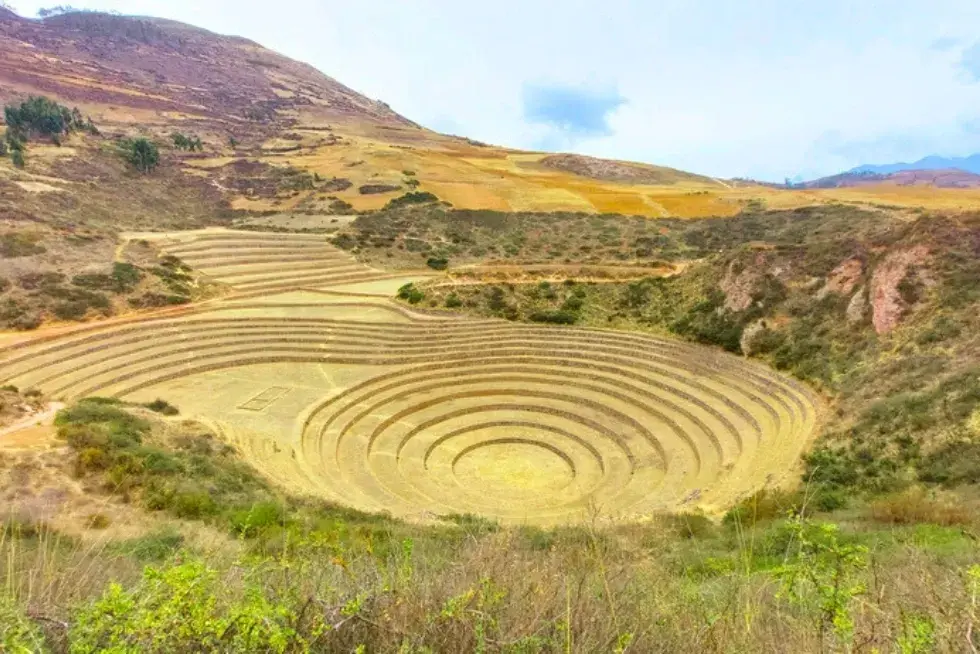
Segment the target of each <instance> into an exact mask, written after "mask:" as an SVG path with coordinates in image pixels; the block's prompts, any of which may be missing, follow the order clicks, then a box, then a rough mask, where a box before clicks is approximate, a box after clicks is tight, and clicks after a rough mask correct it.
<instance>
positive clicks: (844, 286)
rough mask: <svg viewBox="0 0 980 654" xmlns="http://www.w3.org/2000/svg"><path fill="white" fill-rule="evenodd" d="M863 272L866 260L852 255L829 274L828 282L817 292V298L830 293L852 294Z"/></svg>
mask: <svg viewBox="0 0 980 654" xmlns="http://www.w3.org/2000/svg"><path fill="white" fill-rule="evenodd" d="M863 274H864V262H863V261H861V259H859V258H858V257H851V258H850V259H847V260H845V261H844V262H842V263H841V264H840V265H839V266H837V267H836V268H834V269H833V270H832V271H831V272H830V275H828V276H827V283H826V284H824V286H823V288H821V289H820V291H819V292H818V293H817V298H818V299H822V298H824V297H826V296H827V295H829V294H830V293H837V294H838V295H850V294H851V293H852V292H853V291H854V289H855V287H857V285H858V282H860V281H861V275H863Z"/></svg>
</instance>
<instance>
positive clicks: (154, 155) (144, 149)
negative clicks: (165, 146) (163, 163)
mask: <svg viewBox="0 0 980 654" xmlns="http://www.w3.org/2000/svg"><path fill="white" fill-rule="evenodd" d="M119 146H120V149H121V151H122V156H123V158H124V159H125V160H126V161H127V162H129V165H131V166H132V167H133V168H135V169H136V170H138V171H139V172H141V173H143V174H144V175H145V174H147V173H149V172H150V171H152V170H153V169H154V168H156V167H157V165H159V163H160V150H159V148H157V146H156V143H154V142H153V141H151V140H149V139H147V138H146V137H143V136H139V137H137V138H134V139H123V140H122V141H120V143H119Z"/></svg>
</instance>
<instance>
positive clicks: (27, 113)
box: [3, 96, 83, 139]
mask: <svg viewBox="0 0 980 654" xmlns="http://www.w3.org/2000/svg"><path fill="white" fill-rule="evenodd" d="M3 114H4V121H5V122H6V124H7V129H8V130H10V131H11V132H12V133H13V134H16V135H18V136H19V137H21V138H23V139H27V138H30V137H31V136H34V135H40V136H47V137H51V138H57V137H60V136H61V135H64V134H68V133H69V132H70V131H72V130H74V129H76V128H80V127H82V125H83V121H82V115H81V113H79V111H78V109H75V110H74V111H70V110H69V109H68V107H65V106H63V105H60V104H58V103H57V102H54V101H52V100H50V99H48V98H46V97H43V96H30V97H29V98H27V100H24V101H23V102H21V103H20V104H19V105H13V104H9V105H7V106H6V107H4V111H3Z"/></svg>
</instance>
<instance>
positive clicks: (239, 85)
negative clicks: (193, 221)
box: [0, 12, 980, 218]
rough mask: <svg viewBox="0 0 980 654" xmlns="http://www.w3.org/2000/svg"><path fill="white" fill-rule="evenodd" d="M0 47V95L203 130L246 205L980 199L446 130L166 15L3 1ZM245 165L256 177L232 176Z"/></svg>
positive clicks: (198, 167)
mask: <svg viewBox="0 0 980 654" xmlns="http://www.w3.org/2000/svg"><path fill="white" fill-rule="evenodd" d="M0 54H2V55H3V56H2V58H0V100H3V101H10V100H13V99H23V97H24V96H26V95H27V94H31V93H34V94H45V95H48V96H51V97H52V98H54V99H58V100H60V101H61V102H63V103H64V104H66V105H68V106H78V107H79V108H80V109H81V110H82V112H83V113H84V114H85V115H88V116H91V117H92V119H93V121H94V122H95V123H96V124H97V125H99V126H100V128H101V129H102V130H103V131H105V132H107V133H109V134H132V133H135V132H143V133H147V134H149V135H151V136H153V137H154V138H156V139H158V140H160V141H161V142H165V141H168V140H169V136H170V134H171V133H172V132H174V131H179V132H182V133H189V134H194V135H197V136H199V137H200V138H201V139H202V141H203V144H204V145H205V148H204V149H203V152H199V153H195V154H194V155H193V156H182V157H180V159H179V162H175V163H177V167H178V168H179V169H181V170H183V171H184V172H185V173H187V174H188V175H191V176H195V177H196V178H197V179H205V180H208V182H209V183H211V184H212V185H214V186H217V187H219V188H221V189H223V190H224V191H225V195H226V198H225V199H227V200H228V201H229V202H230V203H231V206H233V207H235V208H237V209H244V210H255V211H270V210H277V211H278V210H290V211H293V210H296V211H301V212H336V211H337V210H338V208H343V207H347V206H348V205H350V206H351V207H353V208H354V209H357V210H373V209H379V208H381V207H382V206H384V205H385V204H386V203H387V202H388V201H390V200H391V199H393V198H394V197H397V196H398V195H400V194H403V193H405V192H407V191H411V190H415V189H420V190H423V191H427V192H431V193H433V194H435V195H436V196H438V197H439V198H440V199H442V200H445V201H447V202H450V203H451V204H453V205H454V206H456V207H460V208H467V209H495V210H502V211H585V212H600V213H601V212H611V213H622V214H628V215H645V216H650V217H668V216H670V217H681V218H684V217H697V216H708V215H734V214H736V213H738V212H739V211H741V210H742V209H743V208H745V207H747V206H759V205H760V204H761V205H764V206H767V207H770V208H777V209H778V208H795V207H799V206H806V205H810V204H822V203H827V202H835V201H842V202H853V203H859V204H860V203H878V204H889V205H894V206H919V205H922V204H926V205H929V206H933V207H936V208H962V207H968V206H976V205H977V204H980V195H978V194H976V193H974V192H973V191H970V190H969V189H960V188H956V189H943V192H942V193H939V194H933V193H929V194H922V193H918V192H914V191H913V192H909V190H908V189H904V188H899V189H896V187H895V185H882V186H880V187H872V186H862V188H861V189H850V188H833V189H808V190H805V191H785V190H782V189H774V188H771V187H767V186H763V185H755V184H746V183H743V182H737V183H736V182H730V181H725V180H714V179H711V178H708V177H703V176H699V175H694V174H689V173H684V172H680V171H673V170H671V169H667V168H662V167H657V166H651V165H647V164H632V163H628V162H612V161H603V160H599V159H595V158H592V157H583V156H581V155H550V154H545V153H535V152H523V151H519V150H514V149H509V148H502V147H498V146H493V145H487V144H483V143H479V142H477V141H473V140H470V139H465V138H459V137H452V136H446V135H441V134H438V133H435V132H433V131H431V130H427V129H425V128H423V127H421V126H418V125H416V124H415V123H413V122H412V121H411V120H410V119H408V118H405V117H402V116H400V115H398V114H397V113H395V112H394V111H392V110H391V109H390V108H389V107H388V106H387V105H385V104H384V103H383V102H382V101H379V100H372V99H368V98H366V97H364V96H363V95H361V94H359V93H357V92H356V91H353V90H351V89H350V88H348V87H346V86H344V85H343V84H341V83H340V82H338V81H336V80H333V79H332V78H330V77H328V76H326V75H324V74H323V73H321V72H319V71H317V70H315V69H314V68H312V67H311V66H309V65H306V64H302V63H299V62H296V61H293V60H290V59H288V58H286V57H283V56H281V55H278V54H276V53H274V52H271V51H269V50H267V49H265V48H263V47H262V46H260V45H258V44H256V43H254V42H251V41H248V40H247V39H243V38H239V37H231V36H221V35H217V34H213V33H211V32H207V31H205V30H201V29H198V28H195V27H191V26H189V25H183V24H180V23H176V22H173V21H166V20H160V19H152V18H135V17H126V16H115V15H106V14H98V13H68V14H62V15H55V16H51V17H49V18H46V19H44V20H28V19H24V18H20V17H17V16H16V15H15V14H12V13H10V12H7V13H6V14H4V15H3V16H0ZM290 170H299V171H303V172H305V173H308V174H309V175H311V176H313V175H316V176H318V177H319V178H320V179H322V180H325V181H326V182H327V183H324V184H322V185H315V186H314V185H310V184H308V183H306V182H304V183H302V184H293V185H286V187H285V188H281V186H282V185H277V184H276V183H275V180H276V178H278V177H281V174H282V173H283V172H284V171H285V172H288V171H290ZM243 172H247V176H248V177H249V178H250V182H249V183H244V182H242V181H240V180H239V181H238V182H236V183H233V184H231V185H229V184H227V183H226V182H227V181H228V178H229V177H241V176H242V173H243Z"/></svg>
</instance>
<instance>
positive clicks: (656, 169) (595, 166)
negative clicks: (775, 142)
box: [538, 154, 710, 184]
mask: <svg viewBox="0 0 980 654" xmlns="http://www.w3.org/2000/svg"><path fill="white" fill-rule="evenodd" d="M538 163H539V164H540V165H542V166H545V167H547V168H554V169H555V170H563V171H566V172H569V173H573V174H575V175H580V176H582V177H589V178H591V179H600V180H604V181H608V182H622V183H625V184H674V183H676V182H678V181H682V180H689V181H700V182H708V181H710V180H709V179H708V178H707V177H702V176H700V175H692V174H691V173H685V172H683V171H681V170H675V169H674V168H664V167H662V166H650V165H647V164H640V163H632V162H628V161H613V160H611V159H599V158H596V157H587V156H584V155H580V154H553V155H549V156H547V157H544V158H543V159H541V160H540V161H539V162H538Z"/></svg>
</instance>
